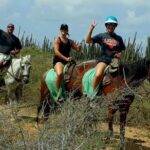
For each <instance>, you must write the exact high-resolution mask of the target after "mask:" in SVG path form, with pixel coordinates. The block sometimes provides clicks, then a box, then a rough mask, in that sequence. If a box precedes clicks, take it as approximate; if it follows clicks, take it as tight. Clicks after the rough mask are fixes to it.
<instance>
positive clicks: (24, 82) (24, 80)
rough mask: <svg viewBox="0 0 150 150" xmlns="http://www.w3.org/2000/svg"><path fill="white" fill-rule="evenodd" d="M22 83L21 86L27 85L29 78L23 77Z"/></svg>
mask: <svg viewBox="0 0 150 150" xmlns="http://www.w3.org/2000/svg"><path fill="white" fill-rule="evenodd" d="M22 83H23V84H28V83H29V76H24V77H23V78H22Z"/></svg>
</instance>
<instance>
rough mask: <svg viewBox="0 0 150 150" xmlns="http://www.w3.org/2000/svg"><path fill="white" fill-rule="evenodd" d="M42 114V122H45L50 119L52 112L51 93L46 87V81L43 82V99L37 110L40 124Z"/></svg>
mask: <svg viewBox="0 0 150 150" xmlns="http://www.w3.org/2000/svg"><path fill="white" fill-rule="evenodd" d="M40 112H42V118H41V119H42V120H43V121H45V120H47V119H48V115H49V112H50V93H49V91H48V88H47V86H46V83H45V81H44V80H42V81H41V98H40V105H39V106H38V108H37V119H36V121H37V123H39V114H40Z"/></svg>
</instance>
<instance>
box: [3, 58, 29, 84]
mask: <svg viewBox="0 0 150 150" xmlns="http://www.w3.org/2000/svg"><path fill="white" fill-rule="evenodd" d="M30 69H31V56H30V55H26V56H24V57H21V58H13V59H12V63H11V65H10V67H9V68H8V70H7V74H6V76H5V77H4V79H5V84H7V85H9V84H12V83H15V82H21V83H23V84H26V83H28V82H29V75H30Z"/></svg>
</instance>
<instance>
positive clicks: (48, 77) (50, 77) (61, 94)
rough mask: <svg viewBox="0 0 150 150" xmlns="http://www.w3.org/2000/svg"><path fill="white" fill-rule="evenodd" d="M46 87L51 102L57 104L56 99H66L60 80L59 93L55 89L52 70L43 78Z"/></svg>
mask: <svg viewBox="0 0 150 150" xmlns="http://www.w3.org/2000/svg"><path fill="white" fill-rule="evenodd" d="M45 82H46V85H47V87H48V89H49V91H50V95H51V99H52V101H53V102H57V100H58V98H60V97H62V98H66V92H65V87H64V81H63V80H62V82H61V85H60V88H59V91H58V90H57V88H56V72H55V70H54V69H50V70H49V71H48V73H47V75H46V78H45Z"/></svg>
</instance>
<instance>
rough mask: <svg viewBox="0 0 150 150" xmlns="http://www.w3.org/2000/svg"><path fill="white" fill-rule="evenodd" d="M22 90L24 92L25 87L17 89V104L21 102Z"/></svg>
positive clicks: (20, 86)
mask: <svg viewBox="0 0 150 150" xmlns="http://www.w3.org/2000/svg"><path fill="white" fill-rule="evenodd" d="M22 90H23V85H22V84H20V85H18V86H17V87H16V89H15V96H16V100H17V102H19V101H20V100H21V97H22Z"/></svg>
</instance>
